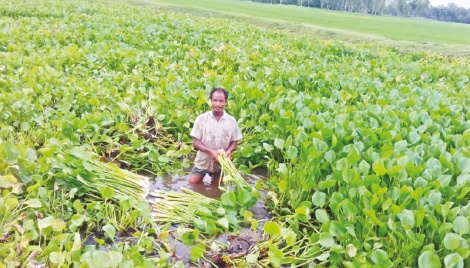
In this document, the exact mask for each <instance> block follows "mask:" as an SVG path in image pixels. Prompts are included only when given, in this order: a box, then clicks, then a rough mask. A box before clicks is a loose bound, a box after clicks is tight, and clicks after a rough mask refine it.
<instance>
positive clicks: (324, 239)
mask: <svg viewBox="0 0 470 268" xmlns="http://www.w3.org/2000/svg"><path fill="white" fill-rule="evenodd" d="M318 242H319V243H320V245H322V246H323V247H325V248H330V247H331V246H333V245H334V244H335V239H334V238H333V236H331V234H329V233H321V234H320V240H319V241H318Z"/></svg>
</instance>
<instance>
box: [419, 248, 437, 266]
mask: <svg viewBox="0 0 470 268" xmlns="http://www.w3.org/2000/svg"><path fill="white" fill-rule="evenodd" d="M418 267H419V268H441V267H442V265H441V261H440V260H439V257H438V256H437V255H436V254H435V253H433V252H430V251H425V252H423V253H421V255H419V258H418Z"/></svg>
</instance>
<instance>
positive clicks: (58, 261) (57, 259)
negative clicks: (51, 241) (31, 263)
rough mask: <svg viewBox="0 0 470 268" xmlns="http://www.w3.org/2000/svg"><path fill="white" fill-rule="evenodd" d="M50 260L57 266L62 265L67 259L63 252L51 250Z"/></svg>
mask: <svg viewBox="0 0 470 268" xmlns="http://www.w3.org/2000/svg"><path fill="white" fill-rule="evenodd" d="M49 260H50V261H51V262H52V263H54V264H55V265H57V266H61V265H62V264H63V263H64V261H65V256H64V254H63V253H62V252H58V251H56V252H51V253H50V254H49Z"/></svg>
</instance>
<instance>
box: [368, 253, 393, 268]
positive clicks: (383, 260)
mask: <svg viewBox="0 0 470 268" xmlns="http://www.w3.org/2000/svg"><path fill="white" fill-rule="evenodd" d="M371 258H372V261H373V262H374V263H375V264H378V265H379V266H380V267H384V268H385V267H392V266H393V263H392V262H391V261H390V259H389V258H388V254H387V252H385V251H383V250H381V249H376V250H374V251H373V252H372V256H371Z"/></svg>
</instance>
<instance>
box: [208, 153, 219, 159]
mask: <svg viewBox="0 0 470 268" xmlns="http://www.w3.org/2000/svg"><path fill="white" fill-rule="evenodd" d="M209 155H210V156H211V158H212V160H214V161H217V156H218V155H219V152H217V150H209Z"/></svg>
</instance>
